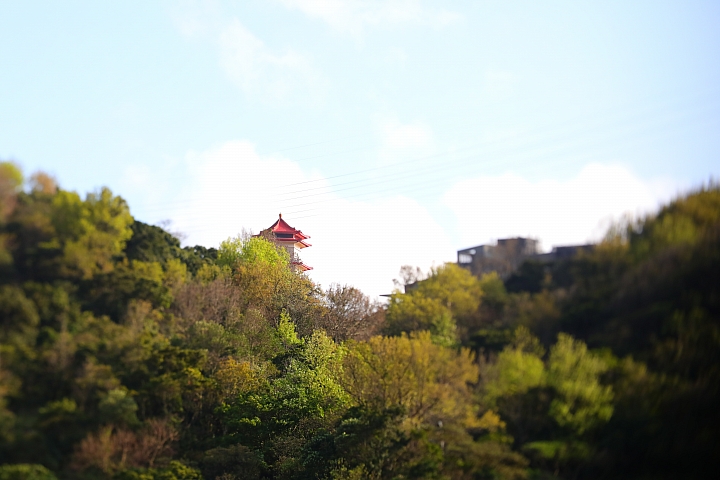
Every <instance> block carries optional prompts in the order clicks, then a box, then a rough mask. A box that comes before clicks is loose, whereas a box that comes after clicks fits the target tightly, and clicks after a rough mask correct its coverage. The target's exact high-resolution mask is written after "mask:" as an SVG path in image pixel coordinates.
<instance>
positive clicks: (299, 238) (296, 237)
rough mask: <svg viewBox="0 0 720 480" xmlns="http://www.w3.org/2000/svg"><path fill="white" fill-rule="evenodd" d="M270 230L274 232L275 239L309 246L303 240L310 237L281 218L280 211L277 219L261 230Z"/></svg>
mask: <svg viewBox="0 0 720 480" xmlns="http://www.w3.org/2000/svg"><path fill="white" fill-rule="evenodd" d="M268 231H270V232H272V233H273V234H275V239H276V240H277V241H279V242H283V241H284V242H297V243H300V244H302V245H303V246H305V247H309V246H311V245H310V244H309V243H307V242H304V241H303V240H305V239H308V238H310V236H309V235H305V234H304V233H302V231H300V230H298V229H297V228H293V227H291V226H290V225H288V223H287V222H286V221H285V220H283V218H282V213H281V214H280V215H278V219H277V220H276V221H275V223H273V224H272V225H270V227H268V228H266V229H265V230H263V232H268Z"/></svg>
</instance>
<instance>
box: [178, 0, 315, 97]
mask: <svg viewBox="0 0 720 480" xmlns="http://www.w3.org/2000/svg"><path fill="white" fill-rule="evenodd" d="M222 10H223V8H222V5H221V4H220V3H219V2H217V1H215V0H205V1H198V0H187V1H183V2H178V3H176V4H173V6H172V8H170V10H169V15H170V17H171V18H172V21H173V24H174V25H175V28H176V29H177V30H178V31H179V32H180V33H181V34H182V35H183V36H185V37H188V38H192V39H195V40H198V41H206V42H209V43H210V44H211V45H213V46H214V47H215V48H216V49H217V54H218V59H219V64H220V67H221V68H222V69H223V70H224V71H225V73H227V75H228V76H229V77H230V78H231V79H232V81H233V82H234V83H235V84H236V85H237V86H238V87H240V89H242V90H243V92H245V93H246V94H247V95H248V96H252V97H254V98H258V97H259V98H260V99H262V100H265V101H272V102H277V101H287V100H290V99H293V100H297V99H301V100H307V99H309V100H311V101H318V100H320V99H321V98H322V92H323V89H324V87H326V85H327V80H326V79H325V78H324V77H323V76H322V75H321V74H320V73H319V72H318V71H317V70H316V69H315V68H314V67H313V66H312V62H311V61H310V58H309V57H308V56H307V55H306V54H303V53H301V52H298V51H296V50H294V49H292V48H285V49H272V48H270V47H269V46H268V45H266V43H265V42H264V41H263V40H262V39H260V38H258V37H257V36H256V35H254V34H253V33H252V32H251V31H250V30H249V29H248V28H247V27H246V26H245V25H244V24H243V23H242V22H241V21H240V20H239V19H238V18H237V17H233V16H229V15H227V14H225V13H223V11H222Z"/></svg>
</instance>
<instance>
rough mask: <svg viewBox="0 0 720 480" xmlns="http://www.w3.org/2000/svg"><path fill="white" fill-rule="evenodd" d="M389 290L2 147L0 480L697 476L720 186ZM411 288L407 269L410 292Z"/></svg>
mask: <svg viewBox="0 0 720 480" xmlns="http://www.w3.org/2000/svg"><path fill="white" fill-rule="evenodd" d="M401 275H403V276H404V277H405V278H406V283H410V282H411V281H412V282H413V284H414V287H415V288H412V289H410V288H408V291H407V292H404V291H401V289H398V290H396V291H395V292H394V293H393V294H392V295H391V297H390V298H389V300H388V302H387V304H381V303H378V302H377V301H374V300H373V299H371V298H369V297H367V296H366V295H364V294H363V293H362V292H361V291H359V290H357V289H356V288H354V287H352V286H349V285H337V284H336V285H331V286H329V287H328V288H327V289H323V288H322V287H321V286H319V285H316V284H314V283H313V282H312V281H311V280H310V279H309V278H308V277H306V276H304V275H303V274H301V273H299V272H297V271H295V270H294V269H293V268H292V265H291V264H290V261H289V257H288V255H287V253H286V252H285V250H283V249H282V248H278V247H277V246H276V245H275V244H274V243H273V242H272V241H271V239H270V240H268V239H266V238H262V237H251V236H249V235H239V236H237V237H235V238H230V239H228V240H227V241H225V242H223V243H221V244H220V245H219V246H218V247H217V248H211V247H204V246H186V247H183V246H182V245H181V243H180V241H179V240H178V239H177V238H176V237H175V236H174V235H173V234H171V233H169V232H167V231H166V230H164V229H163V228H161V227H159V226H154V225H148V224H145V223H143V222H141V221H139V220H136V219H135V218H133V216H132V215H131V212H130V209H129V207H128V205H127V203H126V202H125V201H124V200H123V199H122V197H120V196H117V195H116V194H114V193H113V192H111V191H110V190H109V189H107V188H103V189H100V190H99V191H96V192H91V193H89V194H87V195H85V196H84V197H82V196H81V195H79V194H77V193H76V192H71V191H67V190H63V189H62V188H61V187H60V186H58V185H57V182H56V181H55V179H54V178H52V177H51V176H49V175H47V174H45V173H42V172H39V173H36V174H34V175H32V176H31V177H30V178H29V179H28V180H25V178H24V175H23V172H22V171H21V169H20V168H19V167H18V166H17V165H16V164H14V163H11V162H0V322H1V323H0V479H47V480H50V479H81V480H82V479H88V480H91V479H106V478H111V479H118V480H122V479H135V480H140V479H143V480H145V479H148V480H149V479H164V480H173V479H178V480H179V479H208V480H216V479H219V480H232V479H240V478H243V479H252V478H257V479H260V478H263V479H272V478H278V479H280V478H282V479H285V478H287V479H360V478H371V479H401V478H429V479H430V478H432V479H493V478H506V479H551V478H567V479H571V478H572V479H576V478H578V479H579V478H628V479H635V478H637V479H641V478H660V479H662V478H667V479H670V478H706V473H705V472H710V471H714V470H717V468H718V467H720V465H718V463H720V460H719V459H720V438H719V435H720V434H719V433H718V432H720V413H718V409H717V405H718V404H720V395H719V393H720V392H719V389H720V299H719V297H718V292H720V284H719V283H718V282H719V281H720V187H718V185H716V184H712V183H711V184H709V185H707V186H704V187H701V188H698V189H696V190H695V191H693V192H691V193H689V194H687V195H684V196H681V197H679V198H677V199H676V200H674V201H672V202H671V203H669V204H668V205H666V206H664V207H662V208H661V209H660V210H659V211H658V212H656V213H655V214H652V215H648V216H645V217H641V218H637V219H633V220H629V221H625V222H623V223H618V224H617V225H615V226H613V227H612V228H611V229H610V230H609V232H608V234H607V236H606V238H605V240H604V241H603V242H601V243H600V244H598V245H597V246H596V247H595V248H594V249H592V250H591V251H585V252H581V253H579V254H578V255H577V256H576V257H574V258H569V259H564V260H558V261H554V262H549V263H543V264H538V263H535V264H533V263H527V264H525V265H523V266H521V268H520V269H519V270H518V271H516V272H515V274H514V275H513V276H511V277H510V278H509V279H507V280H505V281H503V280H502V279H501V278H500V277H499V276H498V275H497V274H494V273H490V274H487V275H485V276H483V277H482V278H476V277H474V276H472V275H471V274H470V273H469V272H468V271H467V270H464V269H462V268H460V267H459V266H457V265H455V264H445V265H441V266H438V267H436V268H434V269H432V270H431V271H430V272H427V273H426V274H423V273H422V272H420V271H418V270H417V269H413V268H410V267H405V268H404V270H403V272H401ZM402 283H403V282H401V283H400V285H399V286H400V287H402Z"/></svg>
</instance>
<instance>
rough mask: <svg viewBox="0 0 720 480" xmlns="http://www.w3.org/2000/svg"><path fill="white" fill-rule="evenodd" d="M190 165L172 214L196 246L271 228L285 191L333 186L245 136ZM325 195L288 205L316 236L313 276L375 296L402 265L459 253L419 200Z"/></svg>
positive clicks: (192, 158) (191, 159)
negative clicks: (314, 206)
mask: <svg viewBox="0 0 720 480" xmlns="http://www.w3.org/2000/svg"><path fill="white" fill-rule="evenodd" d="M187 168H188V169H189V170H190V174H191V175H192V176H193V178H194V181H193V182H192V185H193V187H192V190H190V191H188V192H185V194H184V198H183V199H182V200H181V201H180V202H179V203H177V205H176V208H175V209H174V211H173V213H172V214H171V215H170V218H171V219H172V220H173V222H174V223H173V225H174V228H175V229H176V230H178V231H181V232H184V233H186V234H187V235H188V237H187V240H186V243H187V244H193V245H194V244H200V245H206V246H217V245H218V244H219V243H220V241H222V240H224V239H226V238H228V237H230V236H234V235H236V234H238V233H239V232H240V231H241V230H242V229H243V228H245V229H250V230H253V231H255V232H257V231H259V230H261V229H263V228H266V227H268V226H270V225H271V224H272V223H273V222H274V221H275V220H276V219H277V214H278V213H281V210H280V209H281V208H282V207H283V202H282V198H283V195H282V192H288V191H293V190H298V189H303V188H309V187H313V188H315V187H322V186H325V185H327V184H326V182H325V181H324V179H323V178H322V177H320V176H318V175H313V174H311V173H308V172H305V171H303V170H302V169H301V168H300V166H299V165H298V164H297V163H295V162H293V161H290V160H288V159H285V158H279V157H265V156H261V155H259V154H258V153H257V152H256V151H255V149H254V147H253V145H252V144H250V143H249V142H244V141H235V142H228V143H226V144H224V145H222V146H220V147H218V148H215V149H212V150H208V151H206V152H200V153H195V152H193V153H190V154H188V155H187ZM309 181H312V183H304V184H301V185H298V186H294V187H287V185H289V184H294V183H299V182H309ZM280 187H284V188H280ZM285 198H287V194H286V195H285ZM322 198H323V199H324V200H326V201H325V202H324V203H323V204H321V208H319V209H318V210H315V211H314V212H312V214H314V215H312V216H306V217H303V215H304V214H303V213H296V214H288V213H287V212H285V214H284V215H283V218H284V219H286V221H287V222H288V223H290V225H292V226H293V227H295V228H299V229H301V230H302V231H303V232H304V233H306V234H308V235H310V236H311V237H312V238H311V239H310V243H312V244H313V246H312V247H311V248H309V249H305V250H304V251H303V252H302V258H303V260H304V261H305V262H306V263H307V264H309V265H311V266H313V267H314V270H313V271H311V272H310V275H311V277H312V278H313V279H314V280H315V281H317V282H319V283H321V284H322V285H323V286H324V287H327V286H328V285H329V284H330V283H332V282H338V283H347V284H351V285H354V286H356V287H358V288H360V289H361V290H363V291H364V292H366V293H367V294H370V295H379V294H382V293H389V292H390V291H391V290H392V288H393V285H392V279H393V278H395V277H397V273H398V270H399V269H400V267H401V266H402V265H404V264H411V265H417V266H420V267H422V268H425V269H427V268H428V267H430V266H431V265H432V264H433V263H440V262H442V261H444V260H445V261H447V260H452V259H453V258H454V250H453V248H452V243H451V242H450V240H449V239H448V238H447V236H446V235H445V233H444V232H443V230H442V229H441V228H440V226H439V225H438V224H437V222H436V221H435V220H434V219H433V218H432V217H431V216H430V214H429V213H428V212H427V211H426V210H425V209H424V208H423V207H422V206H421V205H419V204H418V203H417V202H415V201H414V200H411V199H409V198H405V197H402V196H394V197H389V198H384V199H381V200H377V201H351V200H348V199H342V198H340V197H338V196H336V195H333V194H330V195H328V196H326V197H322ZM296 202H297V201H296ZM284 206H285V208H288V205H287V204H285V205H284ZM306 215H307V214H306Z"/></svg>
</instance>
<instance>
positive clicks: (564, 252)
mask: <svg viewBox="0 0 720 480" xmlns="http://www.w3.org/2000/svg"><path fill="white" fill-rule="evenodd" d="M592 248H593V245H568V246H561V247H554V248H553V249H552V251H551V252H550V253H540V242H539V241H538V240H536V239H534V238H524V237H515V238H503V239H500V240H498V241H497V244H496V245H478V246H476V247H470V248H466V249H463V250H458V252H457V263H458V265H459V266H461V267H463V268H466V269H468V270H470V271H471V272H472V274H473V275H475V276H477V277H480V276H482V275H484V274H486V273H490V272H493V271H494V272H497V274H498V275H499V276H500V278H502V279H503V280H504V279H507V278H508V277H509V276H510V275H512V274H513V272H515V271H516V270H517V269H518V268H519V267H520V265H522V263H523V262H524V261H525V260H536V261H539V262H551V261H555V260H561V259H566V258H572V257H573V256H575V255H576V254H577V253H578V252H579V251H587V250H591V249H592Z"/></svg>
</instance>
